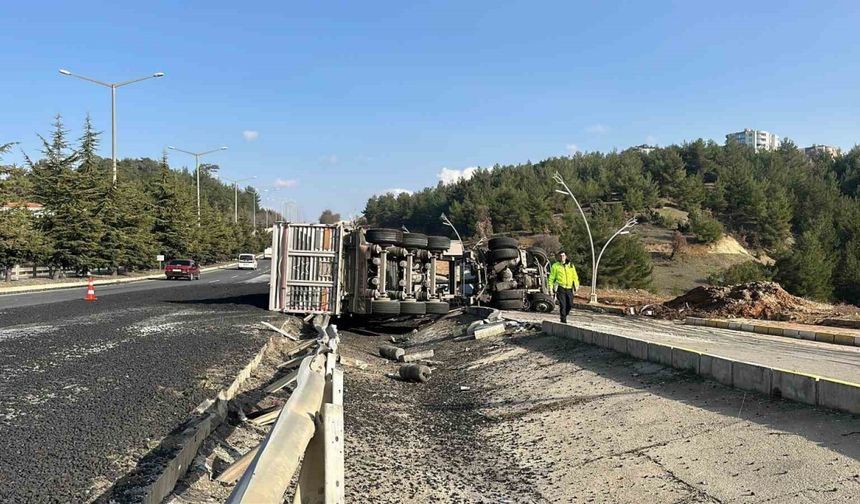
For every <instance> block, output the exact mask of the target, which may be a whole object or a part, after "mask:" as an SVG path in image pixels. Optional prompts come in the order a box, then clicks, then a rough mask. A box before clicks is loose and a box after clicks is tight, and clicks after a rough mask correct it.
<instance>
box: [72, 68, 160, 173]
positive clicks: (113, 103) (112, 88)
mask: <svg viewBox="0 0 860 504" xmlns="http://www.w3.org/2000/svg"><path fill="white" fill-rule="evenodd" d="M60 73H61V74H62V75H65V76H67V77H75V78H78V79H81V80H85V81H89V82H92V83H95V84H98V85H99V86H105V87H109V88H110V158H111V163H112V164H113V185H116V90H117V88H121V87H123V86H127V85H129V84H134V83H135V82H140V81H145V80H148V79H158V78H160V77H164V72H155V73H154V74H152V75H148V76H146V77H140V78H137V79H131V80H127V81H123V82H103V81H100V80H98V79H93V78H91V77H84V76H83V75H78V74H74V73H72V72H70V71H68V70H66V69H64V68H61V69H60Z"/></svg>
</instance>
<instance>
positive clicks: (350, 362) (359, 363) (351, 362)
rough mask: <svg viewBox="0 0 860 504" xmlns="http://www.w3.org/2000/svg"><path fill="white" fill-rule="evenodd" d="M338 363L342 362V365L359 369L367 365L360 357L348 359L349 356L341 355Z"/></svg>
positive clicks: (365, 367) (363, 368)
mask: <svg viewBox="0 0 860 504" xmlns="http://www.w3.org/2000/svg"><path fill="white" fill-rule="evenodd" d="M340 363H341V364H343V365H344V366H349V367H354V368H358V369H361V370H365V369H367V367H368V364H367V362H365V361H363V360H361V359H350V358H346V357H341V358H340Z"/></svg>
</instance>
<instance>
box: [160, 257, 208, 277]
mask: <svg viewBox="0 0 860 504" xmlns="http://www.w3.org/2000/svg"><path fill="white" fill-rule="evenodd" d="M164 274H165V275H167V279H168V280H173V279H174V278H187V279H189V280H200V266H198V265H197V263H196V262H194V260H193V259H174V260H172V261H170V262H169V263H167V266H165V267H164Z"/></svg>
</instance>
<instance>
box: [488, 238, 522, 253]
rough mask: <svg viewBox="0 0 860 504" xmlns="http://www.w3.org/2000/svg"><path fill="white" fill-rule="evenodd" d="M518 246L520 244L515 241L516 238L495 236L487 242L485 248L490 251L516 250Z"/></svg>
mask: <svg viewBox="0 0 860 504" xmlns="http://www.w3.org/2000/svg"><path fill="white" fill-rule="evenodd" d="M519 246H520V242H519V241H517V239H516V238H511V237H510V236H497V237H495V238H490V241H488V242H487V247H488V248H489V249H490V250H499V249H516V248H518V247H519Z"/></svg>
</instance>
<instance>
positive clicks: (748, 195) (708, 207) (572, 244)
mask: <svg viewBox="0 0 860 504" xmlns="http://www.w3.org/2000/svg"><path fill="white" fill-rule="evenodd" d="M556 172H558V173H560V174H561V175H562V176H563V177H564V179H565V180H566V181H567V183H568V184H569V185H570V187H571V190H572V191H573V192H574V194H576V195H577V197H578V198H579V200H580V201H581V202H582V203H583V204H584V205H585V207H586V211H587V212H588V213H589V214H590V216H591V217H590V220H591V225H592V230H593V232H594V234H595V235H596V239H595V241H596V242H597V243H599V242H600V241H601V240H600V238H601V237H603V236H608V233H609V232H611V231H612V230H613V229H614V228H616V227H617V226H619V225H620V224H621V223H622V222H623V220H624V219H625V218H627V217H629V216H632V215H638V216H641V217H643V218H649V217H651V216H653V209H654V208H655V207H659V206H661V205H664V204H669V205H674V206H677V207H679V208H681V209H683V210H686V211H689V212H690V213H691V215H692V216H693V220H694V221H695V222H693V223H692V224H693V226H692V227H693V228H694V229H692V231H693V233H694V234H695V235H696V236H697V237H699V238H700V239H702V240H705V241H707V240H712V239H715V238H716V237H719V236H720V235H721V233H722V232H723V230H725V231H728V232H731V233H733V234H734V235H735V236H736V237H738V238H739V239H740V240H741V241H742V242H744V243H745V244H746V245H747V246H748V247H750V248H753V249H759V250H762V251H765V252H767V253H768V254H770V255H771V256H773V257H775V258H776V259H777V264H776V268H775V272H776V273H775V278H776V279H777V280H778V281H780V282H781V283H782V284H783V285H784V286H785V287H786V288H787V289H789V290H790V291H792V292H794V293H796V294H798V295H804V296H809V297H814V298H818V299H837V300H844V301H849V302H853V303H860V200H858V198H860V148H854V149H852V150H851V151H850V152H847V153H845V154H844V155H840V156H837V157H835V158H832V157H830V156H828V155H826V154H821V155H820V156H817V157H814V158H812V159H810V158H809V157H807V156H806V155H805V154H804V152H803V151H801V150H800V149H798V148H797V147H796V146H795V145H794V144H793V143H792V142H791V141H786V142H784V143H783V144H782V146H781V147H780V148H779V149H778V150H775V151H769V152H768V151H760V152H754V151H753V150H752V149H750V148H748V147H746V146H744V145H741V144H738V143H735V142H731V141H730V142H728V143H727V144H726V145H718V144H716V143H714V142H711V141H707V142H706V141H704V140H701V139H700V140H697V141H694V142H690V143H685V144H683V145H672V146H668V147H665V148H660V149H655V150H653V151H651V152H650V153H643V152H639V151H636V150H633V149H631V150H626V151H623V152H611V153H599V152H591V153H578V154H576V155H574V156H569V157H557V158H551V159H547V160H544V161H541V162H539V163H531V162H528V163H525V164H520V165H511V166H501V165H496V166H494V167H492V168H489V169H483V170H478V171H477V172H476V173H475V174H474V175H473V176H472V177H471V178H470V179H468V180H460V181H458V182H456V183H453V184H449V185H444V184H441V183H440V184H439V185H438V186H436V187H433V188H427V189H424V190H423V191H420V192H417V193H415V194H411V195H410V194H400V195H397V196H395V195H391V194H386V195H381V196H375V197H373V198H371V199H370V200H369V201H368V202H367V206H366V209H365V217H366V218H367V219H368V221H369V222H370V223H371V224H373V225H380V226H393V227H399V226H400V225H405V226H406V227H408V228H409V229H410V230H421V231H425V232H429V233H434V234H436V233H444V232H446V231H445V229H444V228H443V226H442V224H441V222H440V221H439V215H440V214H441V213H442V212H444V213H446V214H447V215H448V216H449V217H450V218H451V220H452V221H453V223H454V224H455V225H456V226H457V227H458V229H459V230H460V232H461V233H463V234H464V235H470V236H475V235H482V234H487V233H515V232H520V231H523V232H529V233H548V234H556V235H559V236H561V237H562V243H563V244H564V245H565V247H567V248H569V249H573V250H575V251H576V253H579V252H580V251H581V249H582V247H587V246H588V243H587V238H586V236H585V233H584V229H581V227H582V228H584V226H580V224H579V223H578V220H579V219H578V218H577V217H576V216H577V215H578V211H577V209H576V207H575V206H574V203H573V202H572V201H571V200H570V198H568V197H565V196H563V195H559V194H556V193H555V192H554V191H555V189H557V186H556V185H555V183H554V181H553V178H552V176H553V174H554V173H556ZM623 251H627V252H626V254H627V255H626V256H624V257H618V258H612V257H610V256H607V257H606V258H604V263H605V265H606V267H607V271H606V273H605V274H604V273H603V264H602V265H601V275H602V276H603V278H604V279H605V280H607V282H608V283H609V284H615V285H620V286H640V287H641V286H647V284H648V277H649V275H648V274H647V273H648V272H650V266H649V264H648V255H647V254H644V250H643V249H642V247H641V245H638V241H637V240H636V238H635V237H627V238H622V239H621V240H620V241H619V244H618V245H617V246H615V245H613V247H610V249H608V250H607V254H619V253H621V252H623ZM585 257H587V258H588V260H584V261H582V260H581V261H580V262H579V264H582V265H584V266H585V268H586V269H587V268H588V266H589V265H590V250H589V251H588V253H587V254H586V256H585ZM631 260H635V261H637V262H636V267H635V268H632V270H633V271H629V269H630V268H628V267H627V266H628V265H627V262H629V261H631ZM616 261H618V262H616ZM613 269H616V270H617V271H618V272H619V273H618V274H614V273H612V271H611V270H613ZM586 273H587V272H586Z"/></svg>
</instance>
